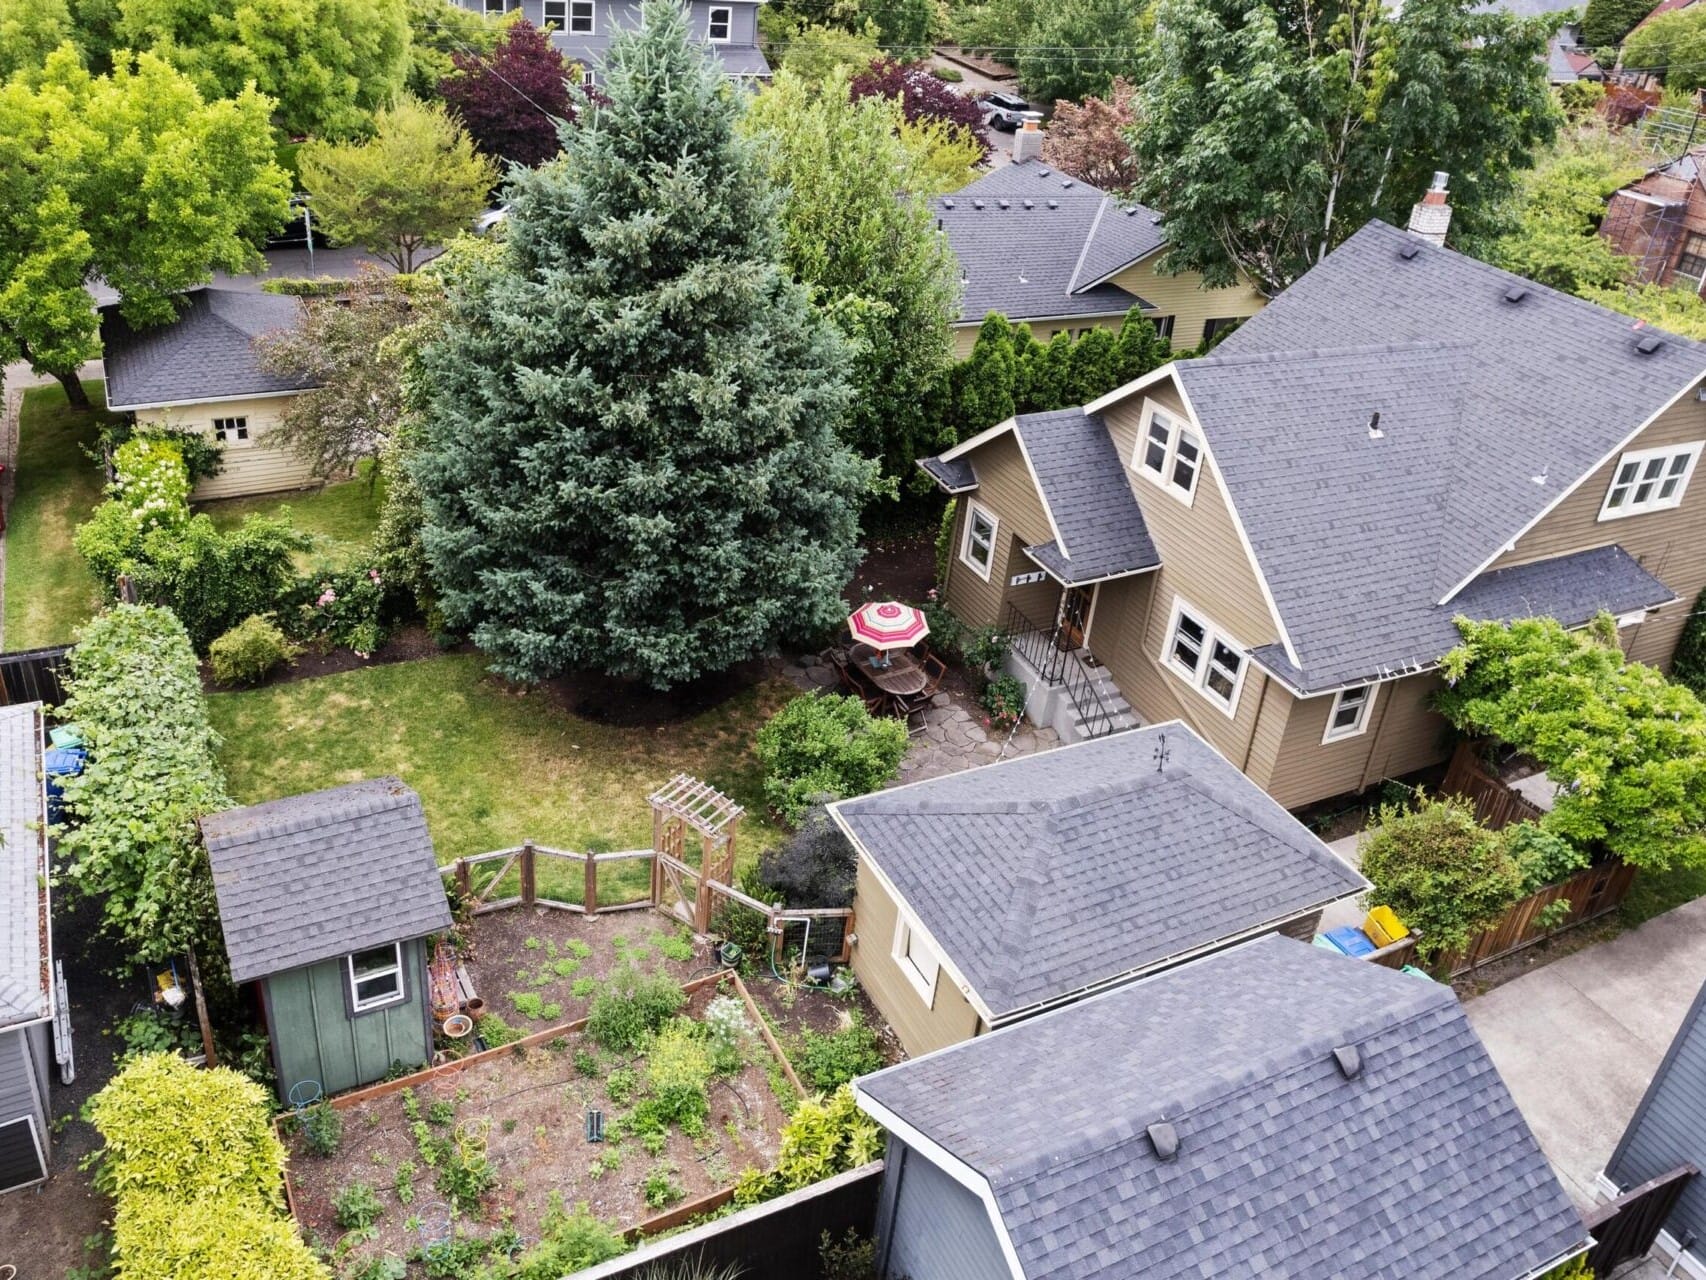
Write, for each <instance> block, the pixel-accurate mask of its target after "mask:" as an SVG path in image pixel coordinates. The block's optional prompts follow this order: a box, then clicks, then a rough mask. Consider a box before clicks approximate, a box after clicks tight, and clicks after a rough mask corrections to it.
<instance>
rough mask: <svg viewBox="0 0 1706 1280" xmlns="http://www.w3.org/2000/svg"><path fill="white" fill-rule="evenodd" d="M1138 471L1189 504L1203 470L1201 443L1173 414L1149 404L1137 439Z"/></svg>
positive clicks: (1194, 433) (1195, 434)
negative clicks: (1141, 430) (1140, 433)
mask: <svg viewBox="0 0 1706 1280" xmlns="http://www.w3.org/2000/svg"><path fill="white" fill-rule="evenodd" d="M1137 469H1138V470H1139V471H1141V472H1143V473H1144V474H1145V475H1147V476H1148V477H1149V478H1150V479H1151V480H1153V481H1155V483H1156V484H1158V485H1160V486H1161V487H1162V488H1164V489H1169V490H1171V491H1172V493H1173V495H1174V496H1175V497H1178V498H1182V499H1184V500H1185V501H1186V502H1189V501H1190V498H1191V495H1192V494H1193V493H1195V492H1196V487H1197V475H1198V473H1199V472H1201V470H1202V440H1201V438H1200V437H1198V435H1197V433H1196V432H1194V431H1192V430H1191V429H1190V428H1189V427H1187V426H1186V425H1185V424H1184V423H1183V422H1180V421H1179V420H1178V419H1177V418H1175V417H1174V416H1173V415H1172V414H1170V413H1168V412H1167V411H1166V410H1164V409H1159V408H1156V407H1155V406H1154V405H1151V406H1150V407H1149V410H1148V416H1147V418H1146V420H1145V423H1144V427H1143V432H1142V435H1141V437H1140V438H1139V440H1138V452H1137Z"/></svg>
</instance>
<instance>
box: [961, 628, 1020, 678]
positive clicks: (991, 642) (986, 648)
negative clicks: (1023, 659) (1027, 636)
mask: <svg viewBox="0 0 1706 1280" xmlns="http://www.w3.org/2000/svg"><path fill="white" fill-rule="evenodd" d="M1012 650H1013V637H1012V636H1010V635H1008V634H1007V632H1005V631H1003V630H1002V629H1001V628H1000V627H979V628H977V629H976V630H975V631H973V632H971V633H970V634H969V635H968V636H967V637H966V640H965V645H964V653H965V661H966V665H967V666H968V667H971V668H972V669H973V670H974V671H994V670H995V669H996V668H997V667H999V666H1000V665H1001V664H1002V663H1003V662H1005V661H1007V655H1008V654H1009V653H1011V652H1012ZM1006 678H1008V679H1011V677H1006Z"/></svg>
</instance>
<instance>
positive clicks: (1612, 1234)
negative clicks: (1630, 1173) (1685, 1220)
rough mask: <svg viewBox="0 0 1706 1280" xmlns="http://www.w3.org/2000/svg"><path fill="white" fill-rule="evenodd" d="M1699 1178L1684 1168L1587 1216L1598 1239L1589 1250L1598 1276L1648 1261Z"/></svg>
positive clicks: (1692, 1169)
mask: <svg viewBox="0 0 1706 1280" xmlns="http://www.w3.org/2000/svg"><path fill="white" fill-rule="evenodd" d="M1699 1176H1700V1170H1699V1169H1697V1168H1695V1167H1694V1166H1693V1165H1691V1164H1685V1165H1681V1166H1680V1167H1678V1168H1675V1169H1672V1170H1671V1171H1670V1172H1669V1173H1667V1174H1664V1175H1662V1176H1660V1177H1657V1178H1653V1179H1651V1180H1650V1181H1647V1182H1643V1183H1642V1184H1641V1185H1640V1186H1638V1187H1634V1188H1631V1189H1630V1190H1629V1191H1626V1192H1624V1193H1623V1194H1622V1195H1620V1196H1618V1197H1617V1199H1615V1200H1613V1201H1611V1202H1610V1203H1608V1204H1602V1205H1600V1206H1599V1207H1598V1208H1597V1209H1594V1210H1592V1211H1591V1212H1589V1213H1585V1214H1583V1215H1582V1220H1583V1221H1584V1222H1585V1223H1586V1224H1587V1228H1588V1230H1589V1231H1590V1232H1591V1233H1592V1234H1593V1239H1594V1244H1593V1248H1591V1249H1590V1250H1588V1265H1589V1266H1590V1267H1592V1268H1593V1273H1594V1275H1596V1276H1608V1275H1610V1274H1611V1272H1612V1268H1614V1267H1616V1266H1618V1265H1620V1264H1621V1263H1624V1262H1627V1261H1629V1259H1631V1258H1644V1257H1646V1256H1647V1252H1648V1250H1650V1249H1651V1248H1652V1247H1653V1242H1654V1241H1655V1240H1657V1239H1658V1238H1659V1231H1660V1229H1661V1228H1662V1227H1663V1226H1664V1225H1665V1219H1666V1218H1667V1217H1669V1216H1670V1211H1671V1210H1672V1209H1673V1208H1674V1207H1675V1206H1676V1202H1677V1199H1678V1197H1680V1196H1681V1195H1682V1192H1683V1189H1684V1188H1685V1187H1687V1186H1688V1184H1689V1183H1690V1182H1692V1181H1693V1180H1694V1179H1695V1178H1697V1177H1699Z"/></svg>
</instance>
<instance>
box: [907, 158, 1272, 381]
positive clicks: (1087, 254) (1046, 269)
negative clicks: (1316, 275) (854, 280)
mask: <svg viewBox="0 0 1706 1280" xmlns="http://www.w3.org/2000/svg"><path fill="white" fill-rule="evenodd" d="M1040 138H1041V135H1040V134H1038V133H1036V132H1034V131H1026V130H1021V131H1020V132H1019V133H1018V135H1017V137H1016V139H1015V143H1014V145H1015V146H1016V147H1020V148H1021V149H1023V147H1024V144H1025V143H1026V142H1027V141H1028V140H1031V139H1037V140H1040ZM1032 145H1040V142H1039V143H1033V144H1032ZM935 204H936V217H937V223H938V225H939V226H940V227H941V229H942V231H943V232H944V233H945V234H946V235H947V237H948V244H949V246H950V247H951V248H952V249H953V251H954V256H955V257H956V258H957V259H958V260H959V264H960V280H961V299H960V315H959V317H958V319H957V320H956V321H955V322H954V327H953V328H954V354H955V356H956V357H957V358H959V359H962V360H963V359H965V357H967V356H968V355H970V354H971V349H972V346H973V344H974V343H976V341H977V330H978V326H979V325H981V324H982V323H983V320H984V317H985V316H987V315H988V314H989V313H990V312H991V311H998V312H1000V313H1001V314H1002V315H1004V316H1006V317H1007V318H1008V319H1009V320H1012V321H1014V322H1016V323H1017V322H1026V323H1028V324H1029V325H1030V326H1031V333H1032V335H1033V336H1035V338H1036V339H1037V341H1039V342H1048V341H1050V340H1051V339H1052V338H1053V337H1054V336H1055V335H1056V334H1057V333H1063V332H1064V333H1070V334H1072V335H1073V336H1074V337H1079V336H1082V335H1083V334H1084V333H1086V332H1088V331H1089V330H1091V329H1095V328H1104V329H1118V328H1119V327H1120V323H1121V321H1123V320H1124V319H1125V315H1126V312H1128V311H1129V310H1131V308H1132V307H1142V308H1143V314H1144V315H1146V316H1148V317H1149V318H1150V320H1152V321H1153V322H1154V324H1155V327H1156V329H1157V330H1159V332H1160V333H1161V335H1162V336H1163V337H1165V338H1169V339H1171V340H1172V343H1173V346H1174V348H1175V349H1177V350H1188V349H1190V348H1193V347H1196V346H1198V345H1199V344H1200V343H1202V342H1203V340H1204V339H1206V338H1208V337H1212V336H1213V335H1214V333H1215V332H1216V331H1217V330H1219V329H1221V328H1223V327H1225V326H1227V325H1229V324H1232V323H1234V322H1236V321H1239V320H1243V319H1245V318H1247V317H1249V316H1253V315H1255V314H1256V312H1257V311H1260V310H1261V308H1262V305H1263V303H1265V302H1266V301H1267V300H1266V299H1265V298H1264V297H1263V296H1262V294H1261V292H1260V291H1259V290H1258V289H1256V288H1255V286H1254V285H1252V284H1249V283H1247V282H1246V283H1240V284H1238V285H1234V286H1231V287H1229V288H1224V289H1207V288H1204V287H1203V281H1202V276H1201V275H1200V274H1199V273H1197V272H1194V271H1186V272H1181V273H1180V274H1178V275H1166V274H1164V273H1163V272H1161V271H1160V270H1159V269H1158V267H1157V263H1158V262H1159V260H1160V258H1161V256H1162V253H1163V251H1164V250H1165V249H1166V247H1167V240H1166V234H1165V232H1164V231H1163V229H1162V226H1161V215H1160V214H1158V213H1156V212H1155V210H1153V209H1148V208H1145V207H1144V206H1143V205H1140V204H1134V203H1130V202H1127V201H1122V200H1120V199H1119V198H1118V197H1115V196H1111V195H1109V194H1107V193H1106V192H1104V191H1101V190H1099V189H1098V188H1096V187H1092V186H1088V185H1086V184H1085V183H1082V182H1078V181H1076V180H1075V179H1072V178H1069V177H1067V176H1066V175H1065V174H1062V173H1059V172H1057V171H1056V170H1054V169H1052V168H1050V167H1049V166H1048V165H1046V164H1044V163H1043V162H1042V161H1041V160H1039V159H1025V160H1017V161H1015V162H1014V163H1013V164H1010V165H1006V166H1004V167H1002V168H1000V169H996V170H994V171H993V172H991V173H988V174H986V175H984V176H983V177H981V178H979V179H978V180H977V181H976V182H973V183H972V184H971V185H970V186H967V187H964V188H962V189H961V190H959V191H956V192H955V193H954V194H953V195H951V196H943V197H940V198H939V199H937V200H936V202H935Z"/></svg>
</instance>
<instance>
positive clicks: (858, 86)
mask: <svg viewBox="0 0 1706 1280" xmlns="http://www.w3.org/2000/svg"><path fill="white" fill-rule="evenodd" d="M852 90H853V96H854V97H855V98H867V97H872V96H876V97H883V98H893V99H894V100H895V101H897V102H899V103H900V106H901V111H902V112H903V113H904V114H905V116H906V118H907V120H909V121H920V120H940V121H942V122H943V123H945V124H949V125H953V126H955V127H957V128H961V129H964V130H966V131H967V132H968V133H970V134H971V136H972V137H974V138H976V139H977V140H978V142H980V143H981V144H982V145H983V155H980V156H979V157H978V158H979V159H982V158H983V156H986V155H988V154H989V130H988V128H986V127H985V125H984V123H983V108H982V107H980V106H978V105H977V103H976V102H975V101H973V100H972V98H971V97H970V96H969V95H967V94H963V93H961V92H959V90H957V89H954V88H953V87H951V86H950V85H948V84H946V83H944V82H943V81H941V80H938V79H937V78H936V77H935V76H933V75H931V74H930V68H929V67H927V66H925V65H924V64H923V63H921V62H898V61H896V60H894V59H892V58H884V59H882V60H880V61H878V62H873V63H872V64H871V66H870V67H869V68H868V69H867V70H866V71H865V72H864V73H862V74H861V75H857V76H854V77H853V84H852Z"/></svg>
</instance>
